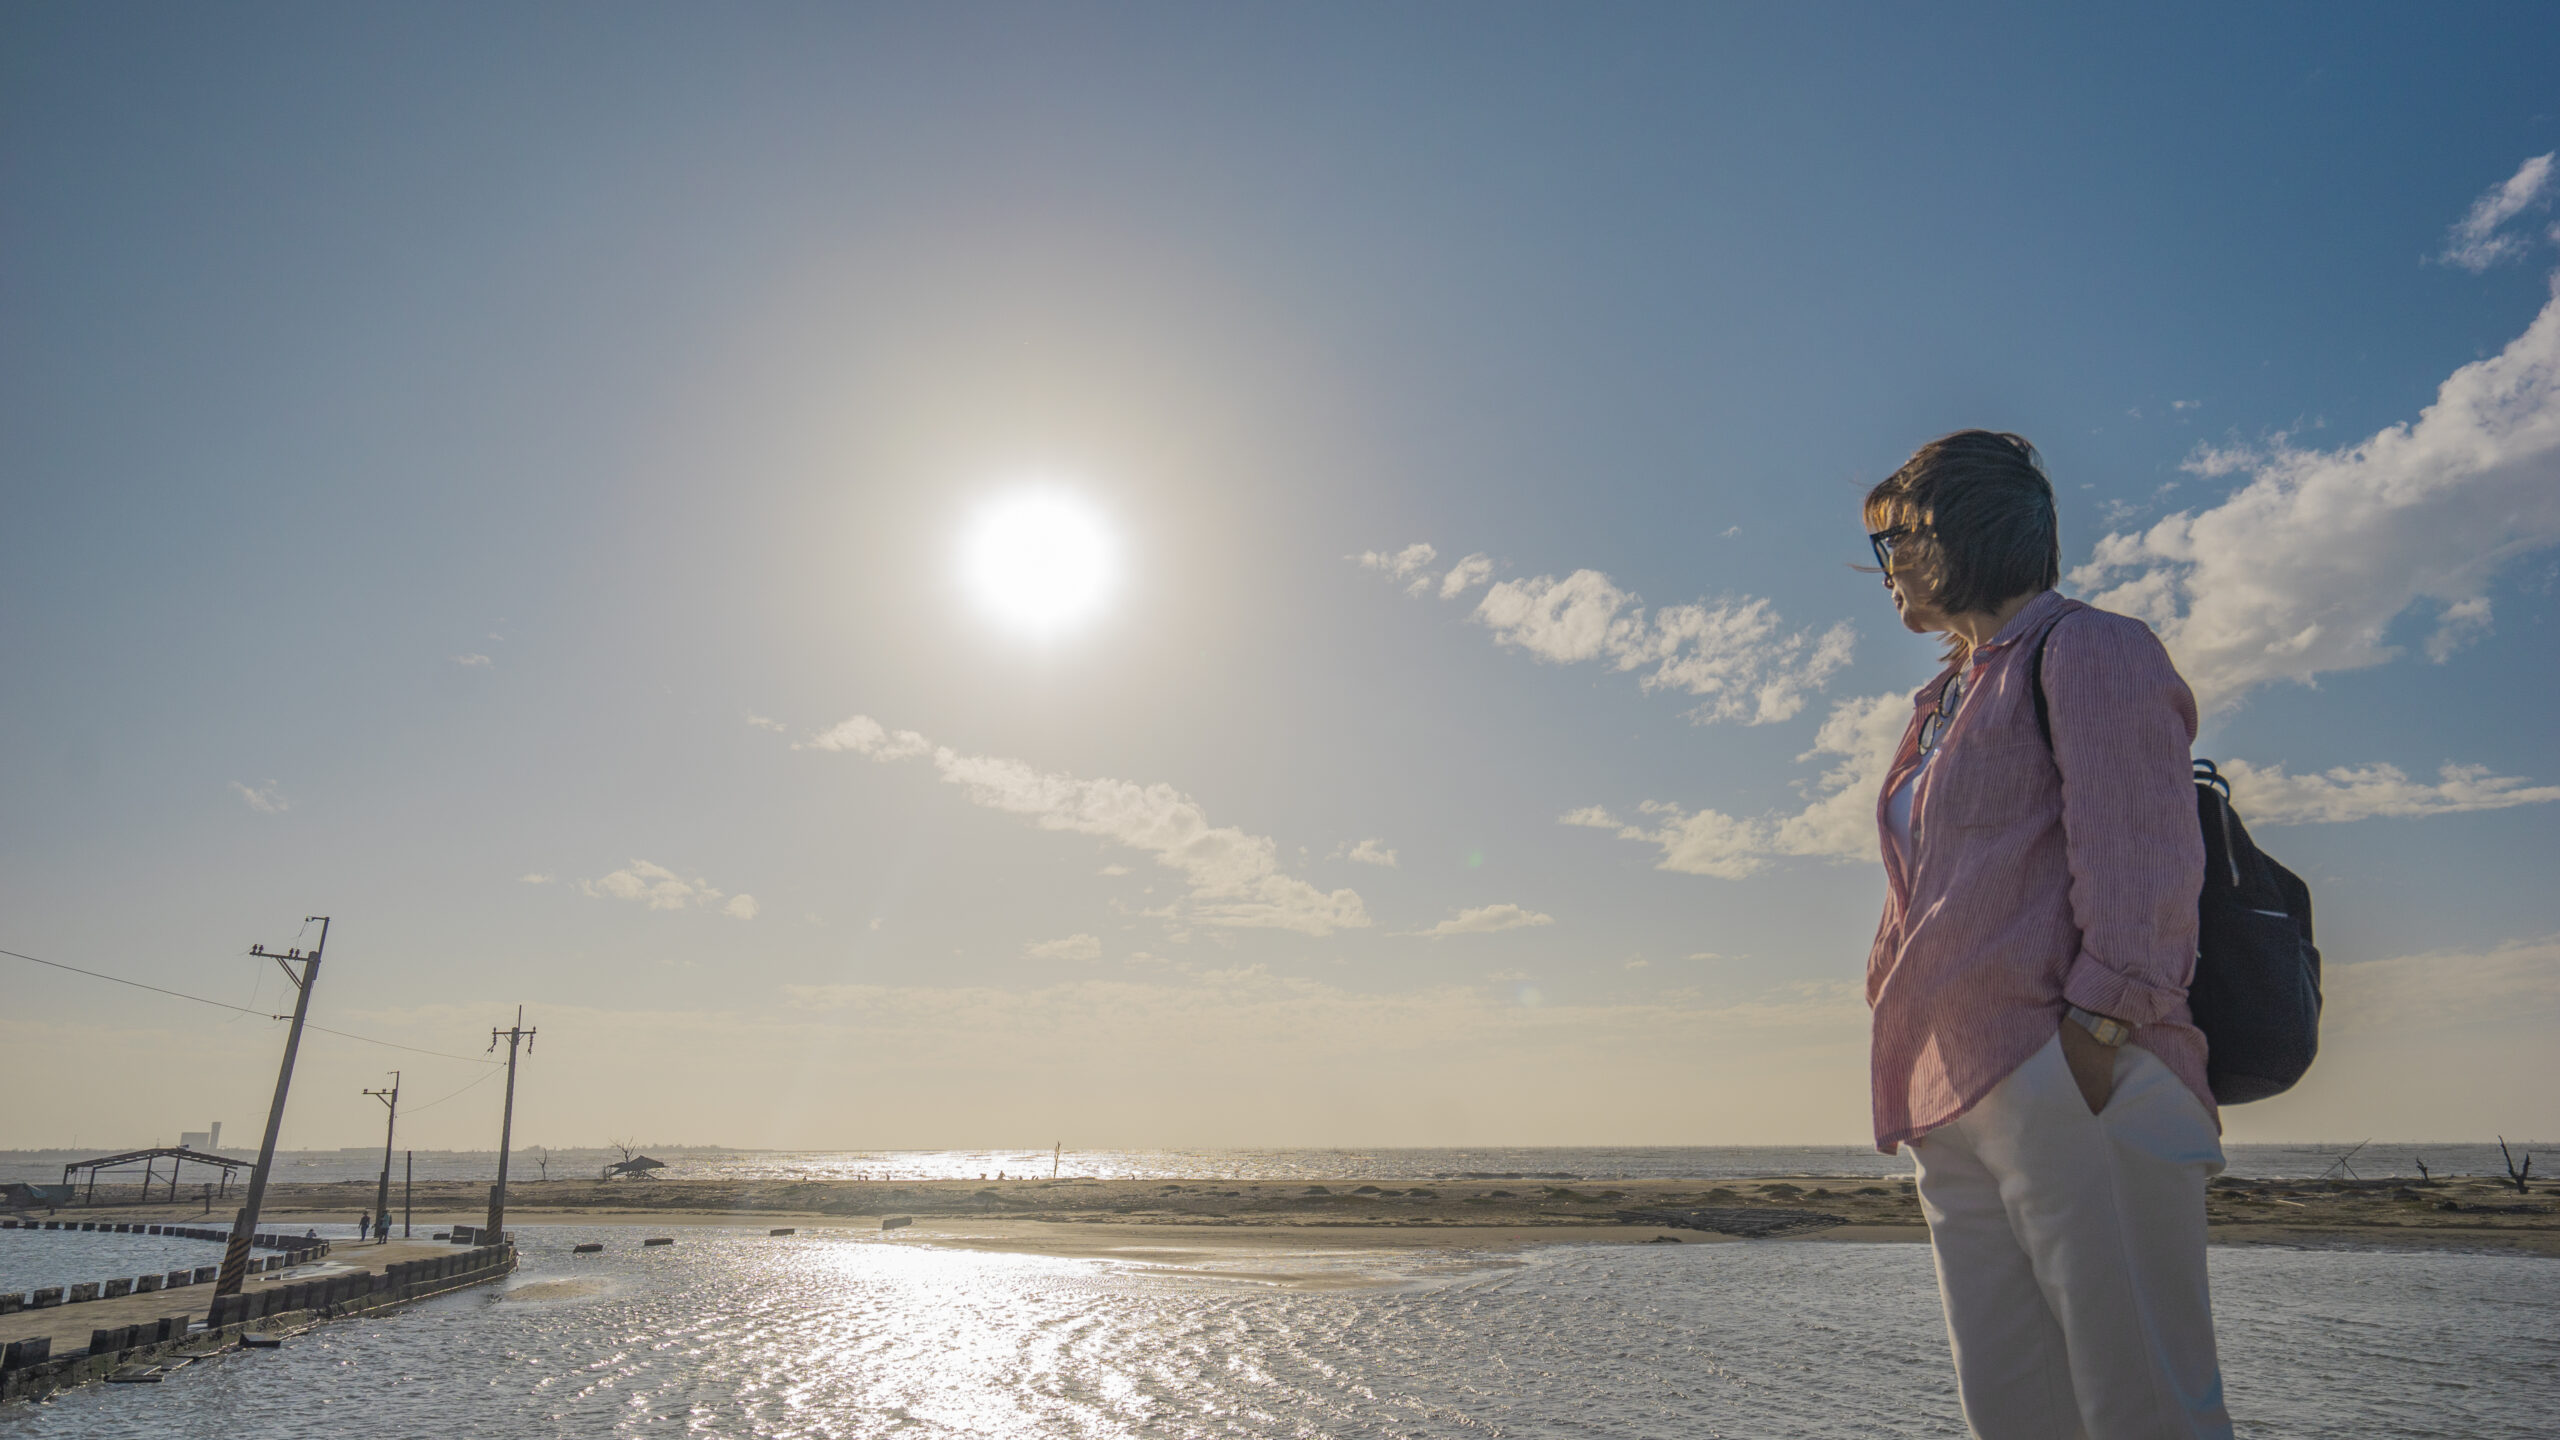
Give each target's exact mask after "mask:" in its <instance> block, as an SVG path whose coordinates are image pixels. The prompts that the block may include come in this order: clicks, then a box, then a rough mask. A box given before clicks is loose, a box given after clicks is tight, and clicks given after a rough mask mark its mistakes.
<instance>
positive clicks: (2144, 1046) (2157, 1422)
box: [1865, 430, 2232, 1440]
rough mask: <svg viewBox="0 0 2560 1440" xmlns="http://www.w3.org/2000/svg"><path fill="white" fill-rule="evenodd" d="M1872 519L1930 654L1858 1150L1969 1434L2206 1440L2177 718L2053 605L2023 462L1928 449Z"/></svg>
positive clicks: (1878, 955) (1870, 987) (1990, 1439)
mask: <svg viewBox="0 0 2560 1440" xmlns="http://www.w3.org/2000/svg"><path fill="white" fill-rule="evenodd" d="M1865 508H1866V519H1867V527H1868V529H1869V530H1870V531H1871V532H1872V533H1871V534H1870V536H1869V543H1870V545H1871V546H1872V547H1873V549H1874V553H1875V557H1876V563H1877V564H1878V565H1879V566H1881V567H1882V569H1883V571H1884V582H1885V585H1886V587H1887V588H1888V589H1890V590H1891V591H1892V592H1893V603H1894V608H1895V609H1896V610H1897V611H1898V612H1899V613H1900V615H1901V618H1902V623H1903V625H1904V627H1905V628H1907V629H1909V630H1911V631H1913V632H1915V633H1921V634H1941V635H1944V636H1946V637H1947V645H1946V653H1945V659H1946V662H1947V663H1946V668H1945V669H1944V670H1943V671H1941V672H1940V673H1939V674H1938V676H1937V678H1936V679H1934V680H1932V681H1930V682H1929V683H1928V684H1927V685H1925V686H1922V687H1921V689H1920V691H1919V692H1918V693H1917V694H1916V695H1915V696H1913V711H1912V716H1911V722H1910V724H1909V726H1908V727H1906V728H1905V730H1904V732H1903V736H1902V742H1901V745H1900V747H1899V748H1898V749H1897V750H1896V751H1895V752H1894V757H1893V763H1892V766H1891V768H1890V769H1888V770H1887V771H1886V774H1885V779H1884V790H1883V793H1882V794H1881V795H1880V796H1879V797H1878V803H1877V810H1876V817H1877V822H1878V827H1879V829H1880V830H1881V831H1882V837H1883V838H1882V845H1883V852H1884V865H1885V876H1886V894H1885V907H1884V919H1883V923H1882V924H1881V925H1880V926H1879V927H1878V928H1877V931H1876V939H1875V946H1874V948H1873V949H1872V950H1871V951H1870V952H1869V954H1868V956H1867V1003H1868V1005H1869V1006H1870V1007H1871V1008H1872V1009H1873V1010H1874V1012H1875V1014H1874V1025H1875V1028H1874V1046H1873V1061H1874V1083H1873V1091H1874V1101H1875V1124H1876V1144H1877V1148H1879V1149H1881V1150H1884V1151H1885V1152H1887V1153H1888V1154H1889V1153H1891V1152H1892V1151H1893V1150H1894V1149H1895V1148H1896V1147H1897V1146H1901V1147H1906V1148H1908V1149H1909V1150H1910V1152H1911V1155H1912V1159H1913V1162H1914V1164H1915V1166H1916V1168H1917V1171H1918V1182H1919V1192H1920V1206H1921V1210H1922V1212H1923V1213H1924V1214H1925V1215H1926V1216H1927V1217H1928V1221H1929V1243H1930V1246H1931V1248H1932V1249H1933V1250H1934V1251H1935V1253H1936V1257H1937V1268H1938V1290H1939V1295H1940V1297H1941V1298H1942V1299H1943V1301H1944V1302H1945V1305H1946V1315H1947V1337H1948V1341H1949V1343H1950V1346H1951V1348H1952V1349H1953V1350H1954V1352H1955V1364H1956V1384H1957V1389H1958V1391H1959V1392H1960V1394H1961V1395H1962V1398H1963V1401H1964V1414H1965V1421H1966V1423H1967V1424H1968V1425H1970V1426H1971V1427H1972V1430H1973V1433H1974V1434H1975V1435H1977V1436H1981V1437H1983V1440H2059V1437H2090V1440H2153V1437H2180V1440H2184V1437H2201V1436H2229V1435H2230V1434H2231V1433H2232V1432H2231V1419H2230V1416H2229V1414H2228V1412H2227V1411H2226V1410H2225V1409H2224V1407H2223V1400H2222V1376H2221V1369H2220V1365H2219V1362H2218V1361H2217V1360H2216V1358H2215V1353H2214V1341H2213V1312H2212V1305H2211V1301H2210V1297H2209V1296H2208V1294H2207V1290H2206V1284H2205V1255H2204V1251H2205V1211H2204V1194H2205V1183H2206V1182H2207V1181H2208V1180H2209V1179H2210V1178H2211V1177H2212V1176H2213V1175H2215V1174H2216V1173H2217V1172H2219V1171H2220V1170H2221V1169H2222V1143H2221V1137H2220V1123H2219V1121H2218V1119H2217V1118H2216V1115H2215V1111H2214V1108H2213V1096H2212V1092H2211V1090H2210V1089H2208V1088H2207V1085H2206V1082H2205V1041H2204V1036H2203V1034H2202V1033H2201V1032H2199V1031H2198V1030H2197V1029H2196V1027H2195V1025H2194V1024H2193V1023H2192V1022H2191V1020H2190V1018H2189V1015H2188V1012H2187V997H2186V987H2187V983H2188V981H2189V979H2190V978H2191V976H2192V974H2193V970H2194V963H2195V954H2196V896H2197V892H2198V890H2199V888H2200V887H2201V885H2202V883H2203V876H2204V849H2203V842H2202V839H2201V837H2200V835H2199V833H2198V831H2197V828H2196V802H2195V789H2194V784H2193V781H2192V778H2191V774H2190V760H2189V753H2188V747H2189V746H2190V745H2191V744H2192V743H2193V742H2194V739H2195V731H2196V706H2195V700H2194V697H2193V696H2192V695H2190V694H2189V692H2188V690H2187V686H2186V682H2184V681H2183V680H2181V679H2179V678H2178V672H2177V670H2176V669H2175V667H2173V666H2172V665H2171V664H2170V662H2169V656H2168V652H2167V651H2165V650H2164V649H2162V648H2161V645H2160V642H2159V640H2158V639H2157V638H2156V637H2155V636H2154V635H2153V634H2152V633H2151V631H2150V629H2149V627H2147V626H2145V625H2144V624H2143V623H2142V622H2141V621H2139V620H2135V619H2131V618H2129V617H2126V616H2122V615H2115V614H2110V613H2108V612H2107V611H2104V610H2097V609H2092V608H2090V607H2089V606H2086V605H2082V604H2080V603H2079V602H2077V601H2072V600H2065V599H2064V598H2062V596H2061V595H2059V594H2057V593H2055V591H2054V589H2053V586H2054V585H2055V583H2056V582H2057V581H2058V580H2059V578H2060V574H2061V545H2060V541H2059V538H2058V534H2057V527H2056V522H2055V517H2054V506H2053V487H2052V485H2051V484H2050V483H2048V481H2047V480H2046V478H2045V474H2044V469H2043V465H2042V462H2041V461H2040V460H2039V459H2038V457H2037V455H2036V451H2035V447H2034V446H2032V445H2029V444H2028V443H2027V442H2026V441H2025V440H2024V439H2021V438H2020V437H2018V436H2016V435H2007V434H1994V433H1991V432H1989V431H1984V430H1967V431H1963V432H1960V433H1958V434H1954V435H1949V436H1947V437H1945V438H1944V439H1941V440H1935V441H1932V442H1930V443H1929V444H1927V445H1924V446H1922V447H1921V448H1920V451H1919V453H1917V454H1915V455H1913V456H1912V457H1911V459H1910V461H1909V462H1908V463H1907V464H1905V465H1904V466H1903V467H1902V468H1901V469H1899V470H1897V471H1895V472H1894V473H1893V474H1892V475H1891V476H1889V477H1887V478H1886V479H1885V480H1884V481H1883V482H1881V483H1880V484H1878V485H1877V486H1876V487H1875V488H1874V489H1873V490H1871V491H1869V492H1868V494H1867V499H1866V507H1865ZM2039 675H2040V677H2041V685H2042V692H2043V695H2044V697H2045V701H2046V703H2045V705H2044V707H2043V712H2044V715H2043V719H2041V720H2040V719H2039V716H2038V706H2037V704H2036V685H2037V680H2038V677H2039ZM2048 728H2049V738H2048Z"/></svg>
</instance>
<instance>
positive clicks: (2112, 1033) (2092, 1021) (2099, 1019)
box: [2062, 1004, 2133, 1047]
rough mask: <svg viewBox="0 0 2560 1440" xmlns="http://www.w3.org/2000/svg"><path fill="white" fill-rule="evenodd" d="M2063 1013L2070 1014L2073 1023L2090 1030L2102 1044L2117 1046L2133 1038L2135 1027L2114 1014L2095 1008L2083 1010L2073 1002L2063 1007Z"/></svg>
mask: <svg viewBox="0 0 2560 1440" xmlns="http://www.w3.org/2000/svg"><path fill="white" fill-rule="evenodd" d="M2062 1013H2063V1014H2065V1015H2068V1016H2070V1017H2071V1023H2073V1024H2075V1025H2077V1026H2079V1027H2080V1028H2081V1029H2083V1030H2086V1031H2088V1032H2089V1033H2090V1035H2091V1036H2093V1037H2095V1038H2096V1040H2097V1042H2098V1043H2099V1044H2101V1045H2106V1046H2110V1047H2112V1046H2117V1045H2121V1044H2123V1043H2124V1042H2126V1041H2127V1040H2130V1039H2132V1038H2133V1027H2132V1026H2130V1025H2127V1024H2126V1023H2124V1022H2123V1021H2121V1020H2118V1019H2116V1018H2114V1017H2113V1016H2109V1015H2101V1014H2099V1013H2098V1012H2097V1011H2095V1010H2083V1009H2081V1008H2080V1007H2079V1006H2077V1005H2071V1004H2065V1005H2064V1006H2063V1007H2062Z"/></svg>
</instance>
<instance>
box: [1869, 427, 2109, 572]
mask: <svg viewBox="0 0 2560 1440" xmlns="http://www.w3.org/2000/svg"><path fill="white" fill-rule="evenodd" d="M1866 515H1867V528H1868V529H1870V530H1889V529H1893V528H1895V527H1897V526H1907V527H1909V529H1910V530H1911V536H1910V538H1909V539H1907V540H1905V541H1904V542H1903V545H1904V546H1905V547H1906V548H1905V549H1904V550H1903V552H1902V553H1904V554H1907V555H1910V556H1911V557H1912V558H1913V559H1914V560H1916V561H1918V562H1919V563H1920V565H1921V567H1922V573H1923V574H1925V575H1926V576H1927V577H1928V579H1929V585H1930V596H1929V601H1930V603H1931V604H1932V605H1933V606H1935V607H1936V608H1937V609H1938V610H1940V611H1942V612H1943V613H1945V614H1949V615H1961V614H1963V613H1965V612H1966V611H1969V610H1997V609H1999V608H2000V603H2001V602H2002V601H2004V600H2007V599H2008V598H2009V597H2011V596H2013V595H2027V594H2033V593H2034V592H2036V591H2039V590H2050V589H2052V588H2053V587H2054V586H2055V585H2056V584H2057V583H2059V582H2060V581H2061V579H2062V537H2061V535H2060V534H2059V533H2058V530H2057V527H2056V526H2055V523H2054V516H2053V483H2052V482H2051V481H2049V480H2047V479H2045V475H2044V462H2043V461H2042V460H2040V459H2038V458H2037V456H2036V447H2034V446H2033V445H2030V444H2028V443H2027V441H2026V437H2024V436H2022V435H2011V434H2008V433H2007V432H2005V431H1995V430H1959V431H1957V432H1956V433H1954V434H1953V435H1943V436H1940V437H1939V438H1937V439H1935V440H1932V441H1930V442H1929V443H1928V444H1926V445H1923V446H1921V447H1920V449H1919V451H1918V452H1917V453H1915V454H1914V455H1913V456H1912V457H1911V458H1910V459H1909V460H1906V461H1904V462H1903V465H1902V468H1901V469H1899V470H1896V471H1894V472H1893V473H1892V474H1891V475H1888V476H1886V477H1885V478H1884V479H1882V480H1880V481H1878V482H1877V483H1876V487H1875V488H1874V489H1872V490H1870V491H1868V492H1867V503H1866ZM1896 568H1897V569H1898V568H1900V567H1899V565H1898V564H1897V566H1896Z"/></svg>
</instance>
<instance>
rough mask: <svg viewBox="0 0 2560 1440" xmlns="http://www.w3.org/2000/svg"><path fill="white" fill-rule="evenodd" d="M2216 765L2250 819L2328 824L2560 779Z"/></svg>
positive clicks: (2448, 811)
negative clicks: (2430, 779)
mask: <svg viewBox="0 0 2560 1440" xmlns="http://www.w3.org/2000/svg"><path fill="white" fill-rule="evenodd" d="M2222 773H2223V775H2224V776H2225V777H2226V778H2228V779H2229V780H2230V782H2231V799H2232V804H2233V805H2234V806H2235V807H2236V808H2237V809H2238V810H2239V812H2240V813H2241V814H2242V815H2244V816H2246V817H2247V818H2248V820H2249V823H2250V824H2253V825H2334V824H2339V823H2343V822H2346V821H2352V820H2371V819H2375V818H2379V817H2392V818H2409V817H2414V816H2422V815H2456V814H2461V813H2463V812H2465V811H2470V810H2505V809H2508V808H2510V807H2512V806H2517V805H2548V804H2550V803H2551V802H2553V801H2555V800H2560V785H2536V784H2534V783H2533V782H2532V781H2530V780H2527V779H2524V778H2522V777H2520V776H2515V775H2492V774H2490V773H2489V767H2488V766H2486V765H2453V764H2447V765H2444V766H2442V767H2441V768H2439V769H2438V770H2437V771H2436V775H2437V783H2435V784H2433V785H2430V784H2428V783H2426V782H2425V781H2423V780H2412V779H2410V778H2409V777H2408V775H2407V774H2405V773H2403V772H2402V771H2401V769H2400V767H2398V766H2396V765H2354V766H2349V765H2341V766H2339V767H2337V768H2336V769H2333V770H2325V771H2322V772H2320V773H2319V774H2316V775H2288V774H2286V773H2285V770H2284V766H2282V765H2268V766H2264V767H2260V766H2256V765H2252V764H2250V763H2249V762H2248V761H2246V760H2229V761H2225V762H2223V765H2222Z"/></svg>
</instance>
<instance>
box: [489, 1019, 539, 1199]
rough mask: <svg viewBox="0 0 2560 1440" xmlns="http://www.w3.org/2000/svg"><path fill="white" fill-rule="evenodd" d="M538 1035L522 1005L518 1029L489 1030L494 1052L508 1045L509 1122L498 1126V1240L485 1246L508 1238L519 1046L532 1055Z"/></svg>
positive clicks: (493, 1195)
mask: <svg viewBox="0 0 2560 1440" xmlns="http://www.w3.org/2000/svg"><path fill="white" fill-rule="evenodd" d="M534 1034H535V1032H534V1031H531V1030H527V1029H526V1028H524V1007H523V1006H521V1005H519V1006H517V1007H516V1023H515V1028H513V1029H510V1030H500V1029H498V1028H496V1027H495V1026H492V1027H490V1030H489V1048H490V1049H492V1050H495V1049H497V1048H498V1042H499V1041H501V1040H504V1041H506V1042H507V1111H506V1119H504V1120H502V1121H500V1122H499V1124H498V1183H497V1184H495V1185H492V1186H490V1187H489V1234H490V1235H491V1236H494V1237H495V1238H494V1239H489V1240H485V1241H484V1242H483V1243H485V1244H490V1245H496V1244H502V1243H504V1242H505V1240H506V1238H507V1147H508V1146H509V1145H512V1144H513V1143H514V1142H515V1134H516V1045H517V1043H518V1042H522V1043H523V1045H524V1053H526V1054H527V1055H530V1054H532V1053H533V1037H534Z"/></svg>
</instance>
